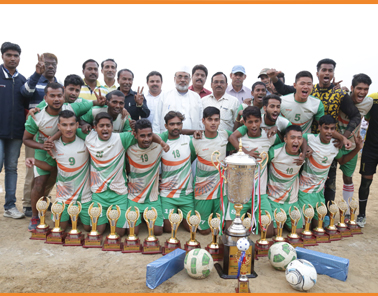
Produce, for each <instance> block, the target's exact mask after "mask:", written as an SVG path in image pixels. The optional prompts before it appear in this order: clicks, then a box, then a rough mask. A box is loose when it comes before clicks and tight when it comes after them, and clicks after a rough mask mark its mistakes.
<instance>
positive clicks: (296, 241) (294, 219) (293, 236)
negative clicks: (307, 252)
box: [287, 206, 303, 248]
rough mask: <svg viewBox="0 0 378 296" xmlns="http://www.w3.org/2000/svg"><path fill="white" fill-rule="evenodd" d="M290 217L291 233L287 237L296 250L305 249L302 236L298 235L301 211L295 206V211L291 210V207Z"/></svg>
mask: <svg viewBox="0 0 378 296" xmlns="http://www.w3.org/2000/svg"><path fill="white" fill-rule="evenodd" d="M289 216H290V220H291V233H290V234H288V236H287V241H288V242H289V243H290V244H291V245H292V246H293V247H294V248H295V247H301V248H303V240H302V238H301V236H300V235H298V234H297V232H296V231H297V225H298V221H299V220H300V219H301V212H300V211H299V209H298V208H297V207H296V206H294V210H293V211H292V210H291V206H290V208H289Z"/></svg>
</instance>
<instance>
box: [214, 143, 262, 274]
mask: <svg viewBox="0 0 378 296" xmlns="http://www.w3.org/2000/svg"><path fill="white" fill-rule="evenodd" d="M214 157H215V161H214V159H213V158H214ZM219 157H220V152H219V151H214V152H213V153H212V155H211V162H212V163H213V166H214V167H215V168H216V169H217V170H218V171H219V172H220V178H223V179H224V183H225V184H227V193H228V194H227V196H228V201H229V202H230V203H233V204H234V208H235V210H236V215H235V219H234V220H233V221H232V224H231V226H230V227H229V228H227V229H226V230H225V231H224V233H223V235H222V239H221V240H220V244H223V246H221V248H223V253H224V256H223V267H222V266H221V265H220V264H219V263H216V264H215V265H214V266H215V268H216V270H217V272H218V274H219V276H220V277H222V278H233V279H236V278H237V273H238V261H237V259H236V254H237V252H238V249H237V247H236V243H237V241H238V240H239V239H240V238H243V237H244V238H246V239H248V242H249V245H250V246H249V249H248V250H247V251H246V256H248V257H251V260H250V261H248V262H249V263H248V264H247V277H253V278H254V277H256V276H257V274H256V273H255V271H254V254H255V244H254V243H253V242H252V240H251V239H250V238H249V235H250V233H251V232H250V229H249V228H246V227H244V225H243V223H242V220H241V218H240V211H241V210H242V209H243V204H246V203H248V202H249V201H250V200H251V195H252V192H253V189H254V188H253V186H254V179H255V171H256V168H257V167H258V166H259V167H260V168H263V167H265V165H266V164H267V162H266V161H265V164H264V165H263V166H262V165H261V164H262V163H264V160H266V158H267V157H268V155H267V153H266V152H263V153H261V154H260V157H261V159H262V160H261V162H257V161H256V160H255V158H253V157H251V156H249V155H248V154H245V153H244V152H243V149H242V142H241V139H240V140H239V152H238V153H234V154H232V155H230V156H227V157H226V158H225V159H224V161H223V162H221V161H220V160H219ZM221 169H223V170H224V171H225V172H226V176H224V175H223V173H222V171H221ZM252 254H253V256H252Z"/></svg>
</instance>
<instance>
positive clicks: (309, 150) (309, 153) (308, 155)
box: [306, 146, 314, 158]
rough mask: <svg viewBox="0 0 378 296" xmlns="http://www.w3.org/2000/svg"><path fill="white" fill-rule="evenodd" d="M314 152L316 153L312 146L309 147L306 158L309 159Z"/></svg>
mask: <svg viewBox="0 0 378 296" xmlns="http://www.w3.org/2000/svg"><path fill="white" fill-rule="evenodd" d="M312 152H314V150H312V148H311V147H310V146H307V151H306V158H309V157H310V156H311V155H312Z"/></svg>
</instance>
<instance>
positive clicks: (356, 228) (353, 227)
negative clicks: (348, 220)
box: [347, 224, 362, 235]
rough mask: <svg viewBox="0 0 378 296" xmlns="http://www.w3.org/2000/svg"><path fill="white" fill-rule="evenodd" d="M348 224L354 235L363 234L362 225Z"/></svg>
mask: <svg viewBox="0 0 378 296" xmlns="http://www.w3.org/2000/svg"><path fill="white" fill-rule="evenodd" d="M347 225H348V229H349V230H350V232H351V233H352V235H355V234H362V231H361V227H360V226H358V225H357V224H347Z"/></svg>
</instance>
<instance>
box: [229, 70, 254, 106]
mask: <svg viewBox="0 0 378 296" xmlns="http://www.w3.org/2000/svg"><path fill="white" fill-rule="evenodd" d="M230 78H231V85H229V86H228V87H227V90H226V93H228V94H229V95H231V96H233V97H236V98H237V99H238V100H239V102H240V104H241V103H243V101H244V100H245V99H248V98H251V90H250V89H249V88H248V87H246V86H244V85H243V82H244V80H245V79H246V78H247V75H246V74H245V69H244V67H243V66H240V65H237V66H234V67H233V68H232V71H231V74H230Z"/></svg>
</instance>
